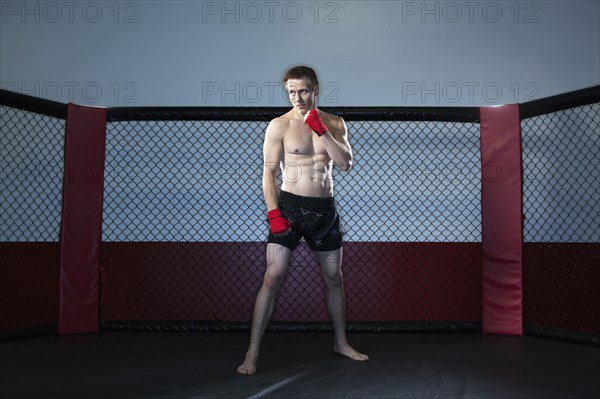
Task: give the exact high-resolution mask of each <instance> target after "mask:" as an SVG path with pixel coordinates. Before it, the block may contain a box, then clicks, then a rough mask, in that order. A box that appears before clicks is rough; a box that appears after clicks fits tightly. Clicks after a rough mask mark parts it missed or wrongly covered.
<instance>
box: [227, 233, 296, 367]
mask: <svg viewBox="0 0 600 399" xmlns="http://www.w3.org/2000/svg"><path fill="white" fill-rule="evenodd" d="M291 253H292V251H291V250H290V249H288V248H286V247H284V246H282V245H279V244H267V270H266V271H265V276H264V279H263V284H262V287H261V288H260V291H259V292H258V295H257V296H256V302H255V303H254V315H253V317H252V326H251V329H250V345H249V346H248V351H247V352H246V358H245V359H244V363H242V365H241V366H239V367H238V369H237V371H238V373H240V374H254V373H255V372H256V362H257V361H258V350H259V347H260V342H261V340H262V337H263V335H264V333H265V329H266V327H267V323H269V320H270V318H271V314H272V313H273V305H274V303H275V297H276V295H277V291H278V290H279V287H280V286H281V283H282V282H283V279H284V277H285V274H286V272H287V268H288V263H289V259H290V254H291Z"/></svg>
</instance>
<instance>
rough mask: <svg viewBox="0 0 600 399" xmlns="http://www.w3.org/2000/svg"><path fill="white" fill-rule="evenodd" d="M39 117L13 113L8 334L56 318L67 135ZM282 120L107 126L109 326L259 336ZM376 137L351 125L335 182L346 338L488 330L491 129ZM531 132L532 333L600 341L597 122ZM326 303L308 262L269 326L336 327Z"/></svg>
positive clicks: (105, 311)
mask: <svg viewBox="0 0 600 399" xmlns="http://www.w3.org/2000/svg"><path fill="white" fill-rule="evenodd" d="M596 101H597V100H596ZM61 106H62V105H61ZM536 106H537V105H536ZM26 108H27V107H26ZM555 108H556V106H555ZM27 109H29V108H27ZM27 109H18V108H15V107H12V106H0V122H1V123H0V144H1V146H0V210H1V214H0V221H1V229H0V237H1V239H0V252H1V255H2V264H3V269H2V270H3V278H2V279H0V281H1V283H0V292H2V298H3V300H2V301H0V303H1V305H0V311H1V314H2V315H3V317H2V319H1V321H0V330H11V329H21V328H29V327H36V326H43V325H48V324H55V323H56V320H57V318H58V315H57V313H58V290H57V288H56V287H58V277H59V246H58V236H59V228H60V223H61V222H60V221H61V215H60V214H61V196H62V193H61V191H62V177H63V161H64V160H63V142H64V131H65V122H64V119H63V118H62V117H61V116H60V115H59V116H56V115H53V116H46V115H44V114H40V113H37V112H33V111H31V110H27ZM532 109H533V108H532ZM332 111H334V110H332ZM342 111H343V110H342ZM61 112H62V111H61ZM219 112H220V113H221V114H223V113H226V110H225V111H223V110H220V111H219ZM273 112H275V111H273V110H264V109H262V110H260V117H259V118H243V117H239V116H235V115H229V116H227V117H224V118H218V120H213V119H215V118H212V119H211V118H196V119H194V118H181V119H177V118H172V119H168V118H167V119H166V120H159V119H160V118H158V119H157V120H147V118H146V119H144V118H140V119H139V120H116V121H111V122H109V123H108V125H107V148H106V151H107V153H106V157H107V158H106V169H105V192H104V224H103V231H102V235H103V237H102V238H103V243H102V254H101V256H102V259H101V263H102V273H101V277H102V284H101V300H102V302H101V319H102V320H103V322H106V321H108V322H110V321H140V320H142V321H143V320H146V321H148V320H150V321H163V322H164V321H181V320H187V321H190V320H191V321H200V322H211V321H214V322H219V323H229V322H242V323H247V322H249V321H250V318H251V314H252V307H253V302H254V298H255V295H256V293H257V291H258V289H259V287H260V284H261V280H262V276H263V273H264V268H265V256H268V254H266V243H265V240H266V234H267V229H268V225H267V222H266V218H265V206H264V201H263V196H262V188H261V176H262V143H263V136H264V130H265V128H266V126H267V122H266V121H267V120H269V119H270V118H272V117H274V116H276V115H275V114H273V115H270V114H269V113H273ZM365 112H367V111H365ZM369 112H371V111H369ZM165 113H168V111H165ZM342 113H343V112H342ZM267 116H268V118H267ZM238 119H239V120H238ZM257 119H259V120H257ZM374 119H375V120H367V119H365V118H357V117H354V118H352V117H350V118H346V120H347V124H348V128H349V132H350V142H351V144H352V146H353V150H354V155H355V161H354V166H353V168H352V169H351V170H350V171H349V172H342V171H338V170H336V171H335V172H334V179H335V181H336V186H335V196H336V201H337V203H338V206H339V211H340V214H341V216H342V220H343V223H344V227H345V230H346V235H345V244H344V266H343V271H344V276H345V283H346V292H347V301H348V309H347V310H348V320H349V321H350V322H376V323H377V322H389V321H392V322H403V321H410V322H415V321H417V322H418V321H424V322H438V321H442V322H443V321H479V320H480V319H481V256H482V254H481V221H480V219H481V215H480V213H481V210H480V189H481V187H480V180H481V176H480V175H481V170H480V159H479V125H478V123H476V122H464V121H463V122H448V121H432V120H429V121H427V120H423V119H426V118H425V117H423V115H421V119H419V118H417V119H414V120H412V119H411V120H406V119H404V120H402V119H401V120H395V118H394V117H379V118H374ZM521 129H522V151H523V178H524V198H523V206H524V214H525V216H526V219H525V222H524V241H525V242H524V247H523V273H524V321H525V323H526V324H529V325H535V326H544V327H550V328H558V329H566V330H573V331H582V332H592V333H594V332H595V333H597V332H600V317H599V316H598V312H597V309H599V308H600V296H599V295H598V294H597V293H598V292H600V285H599V284H600V283H599V281H600V280H599V279H597V278H595V276H598V265H600V255H599V253H600V251H598V248H599V243H600V215H599V213H600V209H599V199H600V197H599V192H600V159H599V157H600V155H599V154H600V144H599V142H600V139H599V136H600V104H599V103H597V102H595V103H588V105H577V106H570V107H564V109H561V110H556V109H553V110H551V111H547V112H537V113H536V115H535V116H532V115H526V116H525V117H524V119H523V121H522V124H521ZM324 297H325V288H324V284H323V282H322V277H321V272H320V268H319V265H318V263H317V260H316V258H315V256H314V254H313V253H312V252H311V251H310V250H309V249H308V247H307V246H306V245H304V244H302V245H301V246H300V247H299V248H298V249H297V250H296V252H295V253H294V256H293V258H292V261H291V264H290V269H289V272H288V276H287V279H286V281H285V283H284V284H283V286H282V288H281V291H280V294H279V297H278V300H277V304H276V310H275V313H274V315H273V320H274V321H294V322H324V321H327V320H328V317H327V311H326V307H325V300H324Z"/></svg>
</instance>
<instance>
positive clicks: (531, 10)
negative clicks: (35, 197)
mask: <svg viewBox="0 0 600 399" xmlns="http://www.w3.org/2000/svg"><path fill="white" fill-rule="evenodd" d="M298 63H307V64H309V65H312V66H315V67H316V68H317V69H318V72H319V75H320V79H321V86H322V95H321V98H320V103H321V105H322V106H326V105H329V106H336V105H340V106H342V105H343V106H363V105H364V106H367V105H373V106H378V105H381V106H420V105H450V106H454V105H456V106H458V105H474V106H481V105H494V104H502V103H513V102H524V101H527V100H531V99H535V98H541V97H546V96H549V95H554V94H559V93H563V92H567V91H572V90H576V89H580V88H584V87H589V86H593V85H597V84H600V2H599V1H456V2H454V1H425V2H424V1H415V2H413V1H366V0H365V1H320V2H316V1H255V2H253V1H119V2H117V1H70V2H67V1H44V2H42V1H4V0H2V1H1V2H0V84H1V86H2V87H3V88H5V89H8V90H13V91H18V92H22V93H27V94H32V95H35V96H38V97H44V98H49V99H53V100H58V101H62V102H69V101H73V102H77V103H80V104H92V105H99V106H115V105H118V106H128V105H152V106H155V105H165V106H174V105H192V106H202V105H207V106H219V105H233V106H257V105H260V106H281V105H285V104H286V100H285V96H284V95H283V93H282V89H281V87H280V85H279V79H280V76H281V74H282V71H283V70H284V69H285V68H286V67H288V66H291V65H294V64H298Z"/></svg>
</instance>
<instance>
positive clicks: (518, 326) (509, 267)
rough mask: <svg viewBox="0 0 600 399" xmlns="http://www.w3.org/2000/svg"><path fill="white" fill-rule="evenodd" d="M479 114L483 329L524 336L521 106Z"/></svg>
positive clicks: (500, 107) (513, 105)
mask: <svg viewBox="0 0 600 399" xmlns="http://www.w3.org/2000/svg"><path fill="white" fill-rule="evenodd" d="M480 117H481V119H480V120H481V174H482V176H481V218H482V222H481V224H482V240H483V332H484V333H497V334H509V335H522V334H523V317H522V313H523V311H522V298H523V292H522V279H521V277H522V275H521V244H522V236H523V234H522V232H523V228H522V179H521V125H520V119H519V107H518V105H517V104H511V105H504V106H497V107H485V108H481V109H480Z"/></svg>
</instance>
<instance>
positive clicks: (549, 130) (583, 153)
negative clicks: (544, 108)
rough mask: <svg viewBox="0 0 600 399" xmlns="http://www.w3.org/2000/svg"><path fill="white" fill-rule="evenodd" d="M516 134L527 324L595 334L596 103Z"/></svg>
mask: <svg viewBox="0 0 600 399" xmlns="http://www.w3.org/2000/svg"><path fill="white" fill-rule="evenodd" d="M521 131H522V147H523V149H522V150H523V178H524V187H523V192H524V198H523V208H524V214H525V217H526V219H525V223H524V247H523V268H524V319H525V322H526V323H529V324H533V325H537V326H546V327H551V328H560V329H568V330H573V331H587V332H595V333H600V313H599V312H598V309H600V295H599V294H598V293H599V292H600V280H599V279H598V278H595V277H594V276H598V273H599V268H600V246H599V245H598V244H599V243H600V205H599V204H600V103H595V104H590V105H584V106H579V107H573V108H569V109H565V110H561V111H556V112H552V113H549V114H544V115H540V116H535V117H531V118H527V119H524V120H523V121H522V124H521Z"/></svg>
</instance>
